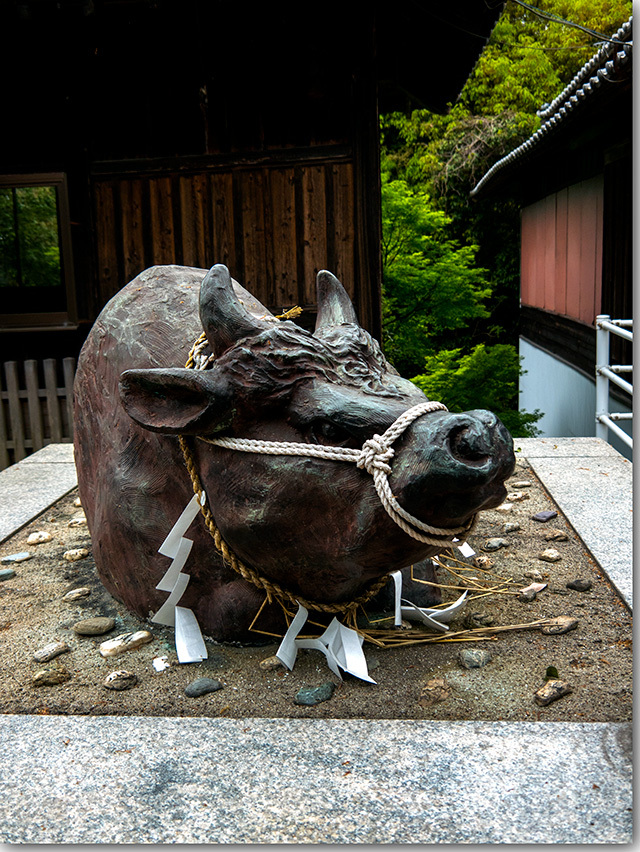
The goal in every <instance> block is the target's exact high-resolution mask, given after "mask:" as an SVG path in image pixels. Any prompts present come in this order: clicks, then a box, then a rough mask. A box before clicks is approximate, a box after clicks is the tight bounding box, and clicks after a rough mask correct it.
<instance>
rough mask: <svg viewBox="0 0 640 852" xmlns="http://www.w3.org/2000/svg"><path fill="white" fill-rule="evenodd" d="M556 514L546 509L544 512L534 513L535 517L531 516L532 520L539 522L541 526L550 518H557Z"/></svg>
mask: <svg viewBox="0 0 640 852" xmlns="http://www.w3.org/2000/svg"><path fill="white" fill-rule="evenodd" d="M557 517H558V513H557V512H554V511H553V510H551V509H546V510H545V511H544V512H536V514H535V515H531V518H532V520H534V521H540V523H542V524H546V522H547V521H550V520H551V519H552V518H557Z"/></svg>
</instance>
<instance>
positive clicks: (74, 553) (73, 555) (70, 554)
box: [62, 547, 89, 562]
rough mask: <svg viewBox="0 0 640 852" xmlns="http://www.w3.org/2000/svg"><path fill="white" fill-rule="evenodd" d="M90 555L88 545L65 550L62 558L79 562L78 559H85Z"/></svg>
mask: <svg viewBox="0 0 640 852" xmlns="http://www.w3.org/2000/svg"><path fill="white" fill-rule="evenodd" d="M88 555H89V551H88V550H87V548H86V547H74V548H73V549H72V550H65V552H64V553H63V554H62V558H63V559H66V560H67V562H77V561H78V559H84V558H85V556H88Z"/></svg>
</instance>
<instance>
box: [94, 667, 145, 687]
mask: <svg viewBox="0 0 640 852" xmlns="http://www.w3.org/2000/svg"><path fill="white" fill-rule="evenodd" d="M137 682H138V678H137V676H136V675H134V673H133V672H128V671H125V670H124V669H120V670H119V671H117V672H111V673H110V674H108V675H107V676H106V677H105V679H104V681H103V682H102V685H103V686H104V687H106V688H107V689H115V690H116V691H117V692H122V691H123V690H124V689H131V687H132V686H135V685H136V683H137Z"/></svg>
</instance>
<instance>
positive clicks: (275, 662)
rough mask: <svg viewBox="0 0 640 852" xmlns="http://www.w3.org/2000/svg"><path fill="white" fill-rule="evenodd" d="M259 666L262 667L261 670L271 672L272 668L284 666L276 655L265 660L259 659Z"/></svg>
mask: <svg viewBox="0 0 640 852" xmlns="http://www.w3.org/2000/svg"><path fill="white" fill-rule="evenodd" d="M260 668H261V669H262V671H263V672H272V671H273V670H274V669H283V668H285V665H284V663H283V662H282V661H281V660H279V659H278V658H277V657H276V656H273V657H267V658H266V659H265V660H261V661H260Z"/></svg>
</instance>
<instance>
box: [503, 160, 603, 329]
mask: <svg viewBox="0 0 640 852" xmlns="http://www.w3.org/2000/svg"><path fill="white" fill-rule="evenodd" d="M603 195H604V184H603V176H602V175H598V176H596V177H593V178H590V179H589V180H584V181H581V182H580V183H576V184H573V185H572V186H569V187H566V188H564V189H561V190H560V191H559V192H555V193H552V194H551V195H548V196H547V197H546V198H543V199H542V200H541V201H537V202H536V203H535V204H531V205H529V206H528V207H525V208H523V210H522V224H521V240H522V244H521V261H520V263H521V268H520V279H521V290H520V298H521V301H522V304H523V305H529V306H530V307H533V308H540V309H542V310H546V311H551V312H553V313H556V314H561V315H563V316H567V317H571V318H572V319H576V320H580V321H581V322H584V323H587V324H588V325H592V324H593V322H594V319H595V317H596V316H597V314H599V313H600V311H601V303H602V232H603V216H602V210H603Z"/></svg>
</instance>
